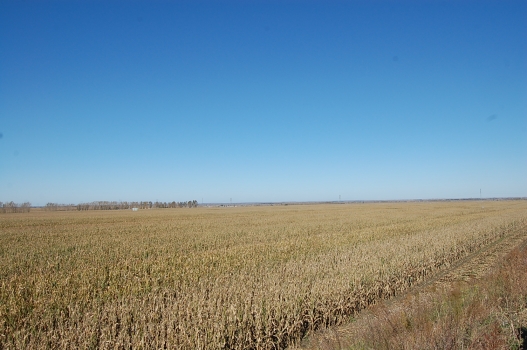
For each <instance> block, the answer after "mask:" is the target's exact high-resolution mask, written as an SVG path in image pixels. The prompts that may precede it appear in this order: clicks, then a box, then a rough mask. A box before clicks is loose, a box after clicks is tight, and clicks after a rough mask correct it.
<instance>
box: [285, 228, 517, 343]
mask: <svg viewBox="0 0 527 350" xmlns="http://www.w3.org/2000/svg"><path fill="white" fill-rule="evenodd" d="M526 246H527V231H526V230H525V228H524V227H523V228H520V229H517V230H515V231H513V232H510V233H508V234H505V235H504V236H502V237H501V238H499V239H497V240H496V241H494V242H492V243H490V244H488V245H486V246H484V247H482V248H481V249H479V250H477V251H475V252H473V253H471V254H469V255H467V256H466V257H464V258H462V259H460V260H458V261H457V262H456V263H454V264H452V265H451V266H450V267H448V268H447V269H444V270H440V271H438V272H437V273H435V274H433V275H431V276H429V277H428V278H426V279H425V280H424V281H423V282H421V283H420V284H418V285H416V286H414V287H412V288H411V289H410V290H408V292H406V293H404V294H401V295H399V296H397V297H395V298H392V299H390V300H384V301H382V303H383V307H386V308H390V307H397V304H398V302H400V301H401V300H403V299H405V298H407V297H408V296H409V295H417V294H419V293H426V292H428V291H431V290H433V289H435V288H437V287H447V286H448V285H450V284H452V283H455V282H460V281H465V282H468V281H470V280H473V279H477V278H480V277H482V276H484V275H486V274H487V273H488V272H489V271H490V270H491V269H492V268H493V267H494V266H496V265H497V264H499V263H500V262H501V261H502V260H503V258H504V257H505V256H506V255H507V254H508V253H510V252H511V251H512V250H513V249H514V248H516V247H526ZM365 317H370V312H369V311H368V309H366V310H363V311H362V312H361V314H359V315H358V316H357V317H356V320H357V321H358V320H360V318H365ZM350 327H352V325H350V324H344V325H341V326H338V327H332V328H330V329H325V330H320V331H318V332H316V333H315V334H313V335H312V336H311V337H309V338H307V339H304V340H303V341H302V342H301V343H300V344H299V346H298V347H296V348H293V349H298V350H300V349H320V348H323V349H338V348H339V347H338V344H339V343H341V342H340V341H339V339H341V338H343V337H345V335H346V334H349V333H350V332H349V329H350ZM293 349H291V350H293Z"/></svg>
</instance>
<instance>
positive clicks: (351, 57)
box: [0, 0, 527, 205]
mask: <svg viewBox="0 0 527 350" xmlns="http://www.w3.org/2000/svg"><path fill="white" fill-rule="evenodd" d="M0 133H1V138H0V201H4V202H5V201H11V200H13V201H15V202H24V201H30V202H32V203H33V204H35V205H43V204H45V203H47V202H59V203H79V202H88V201H93V200H123V201H124V200H152V201H155V200H160V201H172V200H176V201H183V200H190V199H197V200H198V201H199V202H201V201H202V199H203V200H204V201H205V202H228V201H229V200H230V198H232V200H233V202H266V201H319V200H338V198H339V195H340V196H341V198H342V199H343V200H376V199H415V198H422V199H428V198H467V197H479V193H480V192H479V191H480V189H481V190H482V195H483V197H509V196H527V180H526V179H527V2H525V1H507V0H505V1H477V2H476V1H380V0H378V1H371V2H370V1H350V2H344V1H342V2H339V1H329V2H328V1H324V2H323V1H307V2H303V1H258V0H255V1H200V2H194V1H172V2H171V1H153V2H147V1H131V2H129V1H108V2H104V1H82V0H79V1H33V2H32V1H9V0H7V1H2V2H0Z"/></svg>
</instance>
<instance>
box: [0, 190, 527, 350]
mask: <svg viewBox="0 0 527 350" xmlns="http://www.w3.org/2000/svg"><path fill="white" fill-rule="evenodd" d="M522 235H523V236H524V237H525V238H526V239H527V201H523V200H517V201H454V202H423V203H366V204H334V205H330V204H325V205H289V206H269V207H237V208H195V209H158V210H142V211H138V212H132V211H86V212H43V211H40V212H39V211H32V212H30V213H17V214H2V215H1V216H0V282H1V289H0V349H2V348H5V349H15V348H33V349H37V348H68V349H71V348H102V349H110V348H112V349H114V348H145V349H146V348H148V349H149V348H156V349H159V348H169V349H170V348H172V349H176V348H177V349H281V348H285V347H287V346H288V345H291V344H293V343H295V342H297V341H298V340H299V339H300V338H301V337H303V336H305V335H306V334H309V332H311V331H312V330H314V329H318V328H322V327H325V326H329V325H336V324H341V323H343V322H346V320H348V319H349V318H350V316H351V315H353V314H354V313H356V312H358V311H359V310H361V309H362V308H364V307H365V306H367V305H368V304H371V303H374V302H375V300H378V299H379V298H387V297H390V296H393V295H395V294H399V293H401V292H403V291H404V290H406V289H408V288H409V287H410V286H412V285H414V284H415V283H417V282H419V281H421V280H426V279H427V278H429V277H430V276H432V275H433V274H434V273H436V272H439V271H441V270H444V269H448V267H449V266H450V265H451V264H454V263H455V262H456V261H458V260H459V259H462V258H463V257H465V256H467V255H468V254H471V253H473V252H475V251H477V250H479V249H482V248H484V247H485V246H487V245H489V244H492V243H494V242H496V241H497V240H500V239H502V240H503V239H507V237H514V238H515V239H518V237H520V236H522Z"/></svg>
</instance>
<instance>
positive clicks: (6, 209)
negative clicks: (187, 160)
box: [0, 200, 198, 213]
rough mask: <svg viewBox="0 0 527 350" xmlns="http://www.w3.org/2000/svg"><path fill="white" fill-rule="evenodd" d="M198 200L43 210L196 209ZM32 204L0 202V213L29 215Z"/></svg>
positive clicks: (48, 207) (93, 204) (56, 206)
mask: <svg viewBox="0 0 527 350" xmlns="http://www.w3.org/2000/svg"><path fill="white" fill-rule="evenodd" d="M197 206H198V201H197V200H192V201H187V202H176V201H172V202H158V201H156V202H152V201H142V202H126V201H125V202H122V201H120V202H116V201H94V202H89V203H80V204H59V203H51V202H50V203H47V204H46V205H45V206H44V207H43V208H44V210H46V211H73V210H122V209H132V208H137V209H157V208H196V207H197ZM30 209H31V203H30V202H25V203H22V204H18V203H15V202H13V201H11V202H6V203H3V202H0V213H29V210H30Z"/></svg>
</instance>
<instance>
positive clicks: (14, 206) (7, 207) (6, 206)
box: [0, 201, 31, 213]
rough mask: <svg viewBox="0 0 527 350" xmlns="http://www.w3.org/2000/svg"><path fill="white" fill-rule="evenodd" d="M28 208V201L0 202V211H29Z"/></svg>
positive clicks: (29, 207) (29, 205) (29, 204)
mask: <svg viewBox="0 0 527 350" xmlns="http://www.w3.org/2000/svg"><path fill="white" fill-rule="evenodd" d="M30 209H31V203H29V202H24V203H22V204H18V203H15V202H13V201H11V202H7V203H3V202H0V213H29V210H30Z"/></svg>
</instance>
